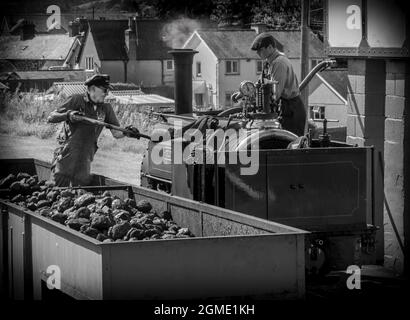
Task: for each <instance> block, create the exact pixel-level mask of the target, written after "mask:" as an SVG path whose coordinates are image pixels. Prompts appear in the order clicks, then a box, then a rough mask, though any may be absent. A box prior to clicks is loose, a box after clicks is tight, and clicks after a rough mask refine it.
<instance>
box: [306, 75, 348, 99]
mask: <svg viewBox="0 0 410 320" xmlns="http://www.w3.org/2000/svg"><path fill="white" fill-rule="evenodd" d="M347 83H348V78H347V70H332V69H330V70H325V71H322V72H319V73H317V74H315V76H314V77H313V79H312V80H311V81H310V82H309V95H310V94H312V93H313V92H314V91H315V90H316V89H317V88H318V87H319V86H320V85H321V84H324V85H325V86H326V87H328V88H329V89H330V91H332V92H333V93H334V94H335V95H336V96H338V98H339V99H340V100H342V101H344V102H345V103H346V101H347Z"/></svg>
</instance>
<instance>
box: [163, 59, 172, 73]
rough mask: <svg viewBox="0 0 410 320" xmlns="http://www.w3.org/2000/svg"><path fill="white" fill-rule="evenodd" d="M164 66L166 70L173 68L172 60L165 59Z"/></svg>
mask: <svg viewBox="0 0 410 320" xmlns="http://www.w3.org/2000/svg"><path fill="white" fill-rule="evenodd" d="M165 67H166V69H167V71H172V70H174V60H165Z"/></svg>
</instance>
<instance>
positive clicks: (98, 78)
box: [84, 74, 111, 89]
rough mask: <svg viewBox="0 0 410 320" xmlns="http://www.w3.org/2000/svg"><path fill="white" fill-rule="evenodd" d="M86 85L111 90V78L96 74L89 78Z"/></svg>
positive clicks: (106, 75)
mask: <svg viewBox="0 0 410 320" xmlns="http://www.w3.org/2000/svg"><path fill="white" fill-rule="evenodd" d="M84 84H85V85H86V86H87V87H89V86H96V87H103V88H109V89H111V85H110V76H109V75H108V74H95V75H93V76H92V77H90V78H88V79H87V80H86V81H85V82H84Z"/></svg>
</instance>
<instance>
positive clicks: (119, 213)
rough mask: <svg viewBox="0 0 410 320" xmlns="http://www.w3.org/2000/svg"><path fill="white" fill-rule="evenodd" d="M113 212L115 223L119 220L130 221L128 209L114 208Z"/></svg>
mask: <svg viewBox="0 0 410 320" xmlns="http://www.w3.org/2000/svg"><path fill="white" fill-rule="evenodd" d="M113 214H114V219H115V221H116V222H117V223H119V222H121V221H130V220H131V216H130V214H129V213H128V211H125V210H115V211H114V212H113Z"/></svg>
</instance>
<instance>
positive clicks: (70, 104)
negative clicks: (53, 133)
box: [52, 94, 119, 184]
mask: <svg viewBox="0 0 410 320" xmlns="http://www.w3.org/2000/svg"><path fill="white" fill-rule="evenodd" d="M68 110H78V111H81V112H83V113H84V114H85V116H86V117H89V118H92V119H97V120H100V121H104V122H107V123H110V124H113V125H116V126H119V122H118V120H117V117H116V116H115V113H114V111H113V109H112V107H111V105H110V104H108V103H102V104H98V105H96V104H94V103H93V102H92V101H91V100H90V99H89V97H88V95H81V94H78V95H73V96H71V97H70V98H69V99H68V100H67V101H66V102H64V103H63V104H62V105H61V106H60V107H59V108H58V109H57V112H61V113H65V112H67V111H68ZM102 129H103V128H102V127H101V126H94V125H91V124H86V123H81V122H77V123H71V122H69V121H65V122H64V123H63V126H62V127H61V130H60V132H59V134H58V137H57V141H58V143H59V147H58V148H57V149H56V150H55V152H54V159H53V163H52V169H53V172H54V174H59V175H63V176H66V177H68V178H72V179H75V180H77V181H80V182H83V183H85V184H87V183H88V182H89V179H90V166H91V162H92V161H93V159H94V154H95V153H96V151H97V148H98V147H97V140H98V137H99V136H100V133H101V131H102Z"/></svg>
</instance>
